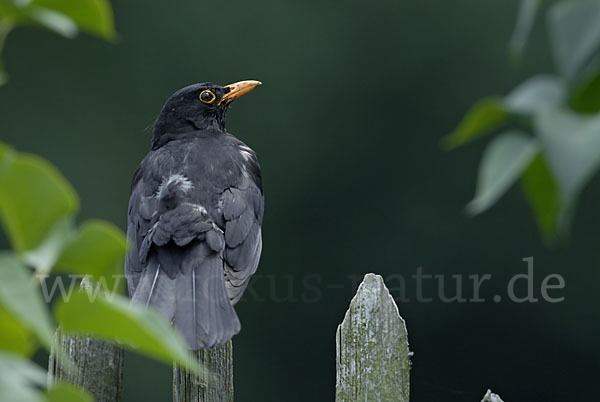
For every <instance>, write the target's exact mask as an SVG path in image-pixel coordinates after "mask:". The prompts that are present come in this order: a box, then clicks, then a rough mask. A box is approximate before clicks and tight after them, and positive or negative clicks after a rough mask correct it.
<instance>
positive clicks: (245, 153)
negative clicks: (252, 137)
mask: <svg viewBox="0 0 600 402" xmlns="http://www.w3.org/2000/svg"><path fill="white" fill-rule="evenodd" d="M239 149H240V154H242V157H243V158H244V159H245V160H246V161H249V160H251V159H252V158H254V155H253V154H252V149H250V148H249V147H247V146H245V145H240V147H239Z"/></svg>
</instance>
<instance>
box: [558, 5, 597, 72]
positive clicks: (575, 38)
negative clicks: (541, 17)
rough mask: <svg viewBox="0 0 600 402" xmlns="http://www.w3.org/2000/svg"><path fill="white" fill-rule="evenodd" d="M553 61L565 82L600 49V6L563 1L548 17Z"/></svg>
mask: <svg viewBox="0 0 600 402" xmlns="http://www.w3.org/2000/svg"><path fill="white" fill-rule="evenodd" d="M548 25H549V30H550V39H551V46H552V51H553V54H554V60H555V62H556V64H557V66H558V69H559V71H560V72H561V73H562V74H563V75H564V76H566V77H567V78H573V77H574V76H575V74H577V72H578V71H579V70H580V69H581V68H582V66H583V65H584V64H585V63H586V62H588V61H589V60H590V58H591V56H592V54H593V52H594V51H595V50H596V49H597V48H598V46H600V2H599V1H597V0H579V1H562V2H560V3H557V4H555V5H554V6H553V7H552V8H551V9H550V11H549V13H548Z"/></svg>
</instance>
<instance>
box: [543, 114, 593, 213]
mask: <svg viewBox="0 0 600 402" xmlns="http://www.w3.org/2000/svg"><path fill="white" fill-rule="evenodd" d="M534 128H535V132H536V135H537V136H538V137H539V139H540V141H541V143H542V144H543V147H544V153H545V155H546V158H547V160H548V163H549V166H550V169H551V171H552V172H553V174H554V176H555V177H556V179H557V183H558V186H559V189H560V192H561V195H562V199H563V201H564V202H565V203H566V204H571V203H573V202H574V201H575V198H576V197H577V195H578V194H579V192H580V191H581V189H582V188H583V187H584V186H585V184H586V183H587V181H588V180H589V179H590V178H591V176H592V175H593V174H594V173H595V172H596V170H597V169H598V166H599V165H600V116H593V117H589V116H585V115H578V114H575V113H573V112H570V111H568V110H564V109H560V108H550V109H544V110H541V111H540V112H539V113H538V114H536V116H535V118H534Z"/></svg>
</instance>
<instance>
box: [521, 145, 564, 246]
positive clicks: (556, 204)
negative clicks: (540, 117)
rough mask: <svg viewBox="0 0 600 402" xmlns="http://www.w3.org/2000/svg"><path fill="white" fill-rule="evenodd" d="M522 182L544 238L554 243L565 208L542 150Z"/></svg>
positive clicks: (524, 174) (526, 170)
mask: <svg viewBox="0 0 600 402" xmlns="http://www.w3.org/2000/svg"><path fill="white" fill-rule="evenodd" d="M520 184H521V189H522V191H523V193H524V194H525V198H526V199H527V201H528V202H529V205H530V207H531V209H532V211H533V214H534V216H535V218H536V222H537V225H538V228H539V230H540V234H541V236H542V239H543V240H544V242H545V243H546V244H547V245H549V244H552V243H553V242H554V240H555V239H556V237H557V235H558V234H559V230H560V227H559V221H560V220H561V215H562V214H563V209H562V202H561V199H560V192H559V190H558V185H557V184H556V180H555V179H554V176H553V175H552V172H551V171H550V168H549V167H548V163H547V162H546V159H545V157H544V154H543V153H542V152H538V154H537V155H536V156H535V158H534V159H533V160H532V161H531V163H530V164H529V166H527V169H525V172H523V175H522V176H521V180H520Z"/></svg>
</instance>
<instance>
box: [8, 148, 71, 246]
mask: <svg viewBox="0 0 600 402" xmlns="http://www.w3.org/2000/svg"><path fill="white" fill-rule="evenodd" d="M78 205H79V199H78V197H77V194H76V193H75V191H74V190H73V188H72V187H71V185H70V184H69V182H67V180H66V179H65V178H64V177H63V176H62V175H61V174H60V172H59V171H58V170H56V168H55V167H54V166H52V165H51V164H50V163H49V162H47V161H46V160H44V159H42V158H40V157H37V156H34V155H29V154H18V155H17V157H16V158H15V159H14V160H13V161H12V163H11V164H10V166H8V167H7V168H6V169H4V170H2V171H0V217H1V219H2V224H3V226H4V229H5V230H6V232H7V234H8V237H9V239H10V241H11V243H12V246H13V248H14V249H15V250H16V251H17V252H18V253H23V252H24V251H26V250H31V249H34V248H36V247H37V246H38V245H40V243H41V242H42V241H43V240H44V238H45V237H46V235H47V234H48V233H49V232H50V231H51V229H53V228H54V226H55V225H56V224H57V223H58V222H59V221H60V220H62V219H63V218H65V217H67V216H70V215H73V214H74V213H75V212H76V211H77V209H78Z"/></svg>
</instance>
